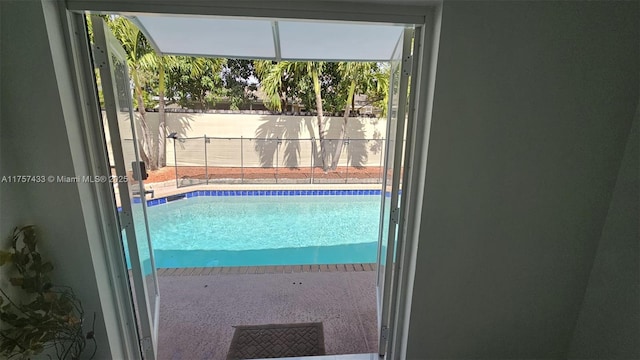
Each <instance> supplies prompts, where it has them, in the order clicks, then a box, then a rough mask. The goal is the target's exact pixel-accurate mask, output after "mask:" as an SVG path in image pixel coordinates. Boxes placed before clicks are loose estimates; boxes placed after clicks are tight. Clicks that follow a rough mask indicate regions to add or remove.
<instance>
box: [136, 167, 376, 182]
mask: <svg viewBox="0 0 640 360" xmlns="http://www.w3.org/2000/svg"><path fill="white" fill-rule="evenodd" d="M381 175H382V170H381V168H380V167H377V166H371V167H361V168H356V167H348V168H347V167H338V168H337V169H335V170H329V171H327V172H326V173H325V172H323V171H322V169H321V168H314V169H313V170H312V169H310V168H277V169H276V168H244V169H241V168H233V167H226V168H223V167H209V168H206V169H205V167H204V166H180V167H178V178H179V179H206V178H207V176H208V178H209V179H241V178H244V179H273V178H276V177H277V178H280V179H309V178H311V177H313V178H316V179H346V178H349V179H380V177H381ZM175 179H176V169H175V168H174V167H173V166H167V167H164V168H162V169H159V170H154V171H149V178H148V179H147V180H145V183H157V182H163V181H169V180H175Z"/></svg>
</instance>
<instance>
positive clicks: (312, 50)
mask: <svg viewBox="0 0 640 360" xmlns="http://www.w3.org/2000/svg"><path fill="white" fill-rule="evenodd" d="M127 17H129V18H130V19H132V20H133V21H134V22H135V23H136V25H137V26H138V27H139V28H140V29H141V30H142V31H143V33H144V34H145V36H146V37H147V39H149V41H150V42H151V44H152V45H153V47H154V48H155V50H156V51H157V52H158V53H159V54H161V55H185V56H204V57H220V58H239V59H271V60H276V61H280V60H291V61H389V60H390V59H391V57H392V54H393V51H394V49H395V47H396V45H397V44H398V41H399V40H400V38H401V37H402V34H403V30H404V28H405V26H404V25H397V24H384V23H364V22H345V21H317V20H291V19H267V18H247V17H244V18H243V17H220V16H196V15H173V14H128V15H127Z"/></svg>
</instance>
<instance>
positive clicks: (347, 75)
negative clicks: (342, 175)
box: [331, 62, 378, 170]
mask: <svg viewBox="0 0 640 360" xmlns="http://www.w3.org/2000/svg"><path fill="white" fill-rule="evenodd" d="M338 69H339V70H340V74H341V77H342V81H343V82H347V83H348V87H347V96H346V98H345V109H344V118H343V121H342V127H341V129H340V136H339V137H338V143H337V145H336V147H335V151H334V153H333V156H332V157H331V170H335V169H336V168H337V167H338V162H339V161H340V154H342V148H343V145H344V140H345V138H346V135H347V122H348V120H349V116H350V114H351V111H352V110H353V109H354V98H355V92H356V89H357V90H359V93H366V92H367V91H368V90H369V89H370V88H371V87H372V86H374V84H375V83H376V81H375V74H376V73H377V69H378V66H377V64H376V63H363V62H342V63H339V64H338Z"/></svg>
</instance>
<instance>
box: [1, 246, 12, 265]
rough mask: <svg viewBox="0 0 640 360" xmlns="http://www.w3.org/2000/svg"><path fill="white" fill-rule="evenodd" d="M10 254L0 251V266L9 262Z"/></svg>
mask: <svg viewBox="0 0 640 360" xmlns="http://www.w3.org/2000/svg"><path fill="white" fill-rule="evenodd" d="M11 255H12V254H11V253H10V252H8V251H2V250H0V266H2V265H4V264H6V263H9V262H11Z"/></svg>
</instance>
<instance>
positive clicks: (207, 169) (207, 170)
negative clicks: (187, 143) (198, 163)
mask: <svg viewBox="0 0 640 360" xmlns="http://www.w3.org/2000/svg"><path fill="white" fill-rule="evenodd" d="M204 176H205V178H206V179H207V180H206V184H207V185H209V162H208V161H207V134H204Z"/></svg>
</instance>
